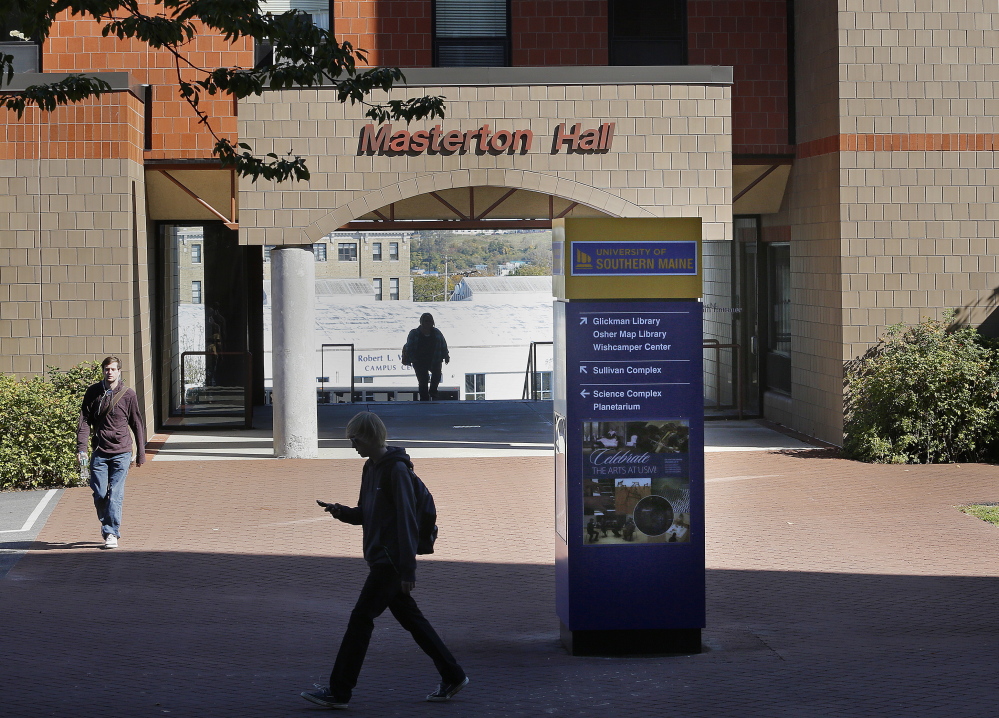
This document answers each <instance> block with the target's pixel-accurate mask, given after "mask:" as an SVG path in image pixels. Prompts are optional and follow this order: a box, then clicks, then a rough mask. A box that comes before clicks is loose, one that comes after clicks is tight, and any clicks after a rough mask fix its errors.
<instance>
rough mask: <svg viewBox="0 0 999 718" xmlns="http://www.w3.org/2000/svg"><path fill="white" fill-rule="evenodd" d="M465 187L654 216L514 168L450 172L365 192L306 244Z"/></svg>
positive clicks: (309, 233) (607, 212) (319, 225)
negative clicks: (399, 205)
mask: <svg viewBox="0 0 999 718" xmlns="http://www.w3.org/2000/svg"><path fill="white" fill-rule="evenodd" d="M467 187H499V188H508V189H519V190H526V191H528V192H534V193H539V194H543V195H549V196H552V197H557V198H559V199H562V200H565V201H568V202H571V203H575V204H578V205H580V206H582V207H585V208H588V209H589V210H592V211H593V212H595V214H591V215H590V216H610V217H654V216H656V215H655V214H654V213H652V212H651V211H650V210H648V209H647V208H645V207H642V206H639V205H636V204H634V203H632V202H629V201H627V200H625V199H622V198H621V197H618V196H616V195H613V194H611V193H609V192H606V191H604V190H602V189H599V188H597V187H593V186H591V185H586V184H583V183H580V182H575V181H573V180H570V179H565V178H561V177H553V176H551V175H546V174H542V173H539V172H530V171H524V170H514V169H488V170H453V171H451V172H434V173H432V174H426V175H421V176H419V177H413V178H410V179H406V180H402V181H400V182H397V183H395V184H392V185H388V186H387V187H383V188H381V189H377V190H372V191H371V192H367V193H365V194H363V195H361V196H359V197H356V198H355V199H353V200H351V201H349V202H347V203H346V204H344V205H343V206H341V207H338V208H336V209H334V210H332V211H331V212H329V213H328V214H327V215H325V216H324V217H322V218H320V219H318V220H316V221H315V222H313V223H312V224H310V225H309V226H308V227H306V228H305V230H304V233H305V236H306V237H307V238H308V241H309V242H316V241H319V240H320V239H321V238H322V237H325V236H326V235H328V234H329V233H331V232H335V231H336V230H338V229H340V228H341V227H343V226H344V225H346V224H348V223H349V222H353V221H355V220H357V219H358V218H360V217H362V216H364V215H366V214H369V213H371V212H373V211H376V210H380V209H381V208H383V207H386V206H389V205H392V204H393V203H396V202H401V201H403V200H407V199H412V198H415V197H419V196H420V195H427V194H431V193H435V192H440V191H443V190H454V189H461V188H467ZM443 209H444V208H443V206H442V210H443Z"/></svg>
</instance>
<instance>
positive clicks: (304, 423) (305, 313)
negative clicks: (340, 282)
mask: <svg viewBox="0 0 999 718" xmlns="http://www.w3.org/2000/svg"><path fill="white" fill-rule="evenodd" d="M315 280H316V264H315V257H314V255H313V254H312V246H311V245H307V246H304V247H298V246H290V247H288V246H286V247H274V249H272V250H271V337H272V340H273V346H272V347H271V360H272V367H273V374H274V394H273V404H274V456H277V457H284V458H286V459H316V458H319V425H318V420H317V409H316V367H315V356H316V344H315V342H316V340H315V326H316V281H315Z"/></svg>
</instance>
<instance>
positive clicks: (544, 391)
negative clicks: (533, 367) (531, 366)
mask: <svg viewBox="0 0 999 718" xmlns="http://www.w3.org/2000/svg"><path fill="white" fill-rule="evenodd" d="M531 398H532V399H540V400H545V399H551V398H552V373H551V372H550V371H536V372H534V394H533V395H532V397H531Z"/></svg>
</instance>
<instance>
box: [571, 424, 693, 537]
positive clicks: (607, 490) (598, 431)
mask: <svg viewBox="0 0 999 718" xmlns="http://www.w3.org/2000/svg"><path fill="white" fill-rule="evenodd" d="M689 436H690V424H689V422H688V421H687V420H685V419H668V420H648V421H584V422H583V456H582V459H583V542H584V543H585V544H586V545H594V546H613V545H626V544H630V545H638V544H650V543H687V542H689V541H690V469H689V467H690V458H689V456H690V455H689V446H688V442H689Z"/></svg>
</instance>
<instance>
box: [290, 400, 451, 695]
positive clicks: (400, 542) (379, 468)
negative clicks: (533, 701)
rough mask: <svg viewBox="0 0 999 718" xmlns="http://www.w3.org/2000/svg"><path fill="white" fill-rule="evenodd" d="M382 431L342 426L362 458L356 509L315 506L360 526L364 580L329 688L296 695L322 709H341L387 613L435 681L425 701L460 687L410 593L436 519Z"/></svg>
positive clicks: (358, 420)
mask: <svg viewBox="0 0 999 718" xmlns="http://www.w3.org/2000/svg"><path fill="white" fill-rule="evenodd" d="M387 434H388V432H387V431H386V429H385V424H383V423H382V420H381V419H379V418H378V416H377V415H375V414H372V413H371V412H367V411H364V412H361V413H360V414H357V415H356V416H355V417H354V418H353V419H351V420H350V421H349V422H348V423H347V431H346V436H347V438H348V439H350V443H351V446H353V447H354V450H355V451H356V452H357V453H358V454H360V455H361V456H363V457H365V458H366V459H367V461H366V462H365V463H364V469H363V470H362V472H361V493H360V497H359V498H358V502H357V506H356V507H353V508H351V507H348V506H344V505H342V504H330V503H326V502H324V501H317V503H318V504H319V505H320V506H322V507H323V509H324V510H325V511H328V512H329V513H330V514H331V515H332V516H333V518H336V519H339V520H340V521H343V522H344V523H347V524H354V525H355V526H356V525H360V526H361V529H362V532H363V547H364V559H365V561H367V563H368V569H369V573H368V578H367V580H366V581H365V582H364V586H363V588H361V595H360V596H359V597H358V599H357V604H356V605H355V606H354V610H353V611H352V612H351V614H350V620H349V621H348V622H347V631H346V633H345V634H344V636H343V640H342V642H341V643H340V651H339V652H338V653H337V657H336V662H335V663H334V665H333V672H332V673H331V674H330V682H329V686H322V687H319V686H317V688H318V690H316V691H307V692H303V693H302V694H301V696H302V698H304V699H305V700H307V701H309V702H311V703H315V704H316V705H320V706H323V707H325V708H346V707H347V704H348V702H349V701H350V697H351V694H352V692H353V689H354V687H355V686H356V685H357V677H358V675H359V674H360V672H361V666H362V664H363V663H364V655H365V653H366V652H367V650H368V643H369V642H370V640H371V632H372V630H373V629H374V620H375V619H376V618H377V617H378V616H380V615H381V614H382V613H383V612H384V611H385V609H386V608H387V609H389V611H391V612H392V615H393V616H395V618H396V620H397V621H399V624H400V625H401V626H402V627H403V628H405V629H406V630H407V631H409V632H410V633H411V634H412V636H413V638H414V640H415V641H416V643H417V645H418V646H419V647H420V648H421V649H423V652H424V653H426V654H427V655H428V656H430V658H431V659H432V660H433V662H434V666H435V667H436V668H437V672H438V673H440V676H441V681H440V685H439V686H438V687H437V690H435V691H434V692H433V693H431V694H430V695H428V696H427V700H428V701H447V700H450V699H451V698H452V697H453V696H454V695H455V694H456V693H457V692H458V691H460V690H461V689H462V688H464V687H465V686H466V685H467V684H468V676H466V675H465V671H464V670H462V668H461V666H459V665H458V662H457V661H455V659H454V656H452V655H451V652H450V651H449V650H448V648H447V646H445V645H444V642H443V641H442V640H441V639H440V637H439V636H438V635H437V632H436V631H434V629H433V626H431V625H430V622H429V621H427V619H426V618H425V617H424V616H423V613H421V612H420V609H419V607H418V606H417V605H416V601H414V600H413V596H412V595H411V594H412V591H413V589H414V588H415V587H416V554H418V553H433V541H434V539H435V538H436V533H437V527H436V526H434V521H435V519H436V518H437V516H436V509H435V508H434V500H433V497H432V496H431V495H430V492H429V491H428V490H427V487H426V486H424V485H423V482H422V481H421V480H420V478H419V477H418V476H417V475H416V474H415V473H413V462H412V461H410V459H409V455H408V454H407V453H406V452H405V450H404V449H401V448H398V447H389V446H386V445H385V439H386V437H387Z"/></svg>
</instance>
